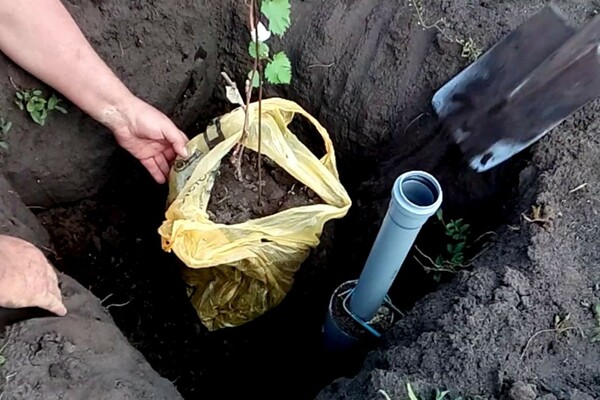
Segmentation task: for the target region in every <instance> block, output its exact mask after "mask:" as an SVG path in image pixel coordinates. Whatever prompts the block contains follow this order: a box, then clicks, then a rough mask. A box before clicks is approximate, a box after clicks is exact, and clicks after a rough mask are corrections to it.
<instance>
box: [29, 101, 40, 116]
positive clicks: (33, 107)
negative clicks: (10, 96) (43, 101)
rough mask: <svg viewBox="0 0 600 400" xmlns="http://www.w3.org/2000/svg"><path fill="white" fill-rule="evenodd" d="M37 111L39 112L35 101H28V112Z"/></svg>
mask: <svg viewBox="0 0 600 400" xmlns="http://www.w3.org/2000/svg"><path fill="white" fill-rule="evenodd" d="M36 110H38V108H37V104H36V102H35V101H34V100H33V99H32V100H30V101H28V102H27V111H29V112H30V113H31V112H34V111H36Z"/></svg>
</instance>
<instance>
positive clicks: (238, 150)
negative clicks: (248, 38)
mask: <svg viewBox="0 0 600 400" xmlns="http://www.w3.org/2000/svg"><path fill="white" fill-rule="evenodd" d="M249 7H250V16H249V19H248V21H249V25H250V32H255V36H256V37H252V40H255V39H256V42H258V29H256V26H257V23H256V22H255V20H254V9H255V7H256V1H255V0H250V4H249ZM258 64H259V63H258V54H257V55H256V57H255V58H254V66H253V67H252V73H251V74H250V78H249V79H250V83H249V84H248V85H246V110H245V114H244V128H243V130H242V137H241V138H240V142H239V143H238V144H237V146H236V147H235V149H234V150H233V155H232V157H231V159H232V162H234V163H235V164H236V171H235V172H236V175H237V178H238V180H240V181H241V180H242V156H243V153H244V141H245V140H246V138H247V137H248V120H249V113H250V100H251V99H252V82H254V76H255V75H256V73H257V70H258Z"/></svg>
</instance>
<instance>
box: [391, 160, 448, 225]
mask: <svg viewBox="0 0 600 400" xmlns="http://www.w3.org/2000/svg"><path fill="white" fill-rule="evenodd" d="M392 200H393V201H392V204H393V205H395V206H397V207H399V208H400V209H401V210H402V213H403V214H409V215H411V214H412V216H414V217H422V218H423V217H424V218H429V217H430V216H432V215H433V214H435V213H436V211H437V210H438V209H439V208H440V206H441V205H442V201H443V192H442V186H441V185H440V183H439V182H438V181H437V179H435V178H434V177H433V175H431V174H429V173H427V172H425V171H409V172H405V173H404V174H402V175H400V176H399V177H398V179H396V182H395V183H394V188H393V190H392Z"/></svg>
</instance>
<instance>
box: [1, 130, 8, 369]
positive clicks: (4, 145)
mask: <svg viewBox="0 0 600 400" xmlns="http://www.w3.org/2000/svg"><path fill="white" fill-rule="evenodd" d="M0 149H4V150H8V143H6V142H5V141H4V140H0ZM0 365H2V364H0Z"/></svg>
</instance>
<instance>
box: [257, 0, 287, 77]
mask: <svg viewBox="0 0 600 400" xmlns="http://www.w3.org/2000/svg"><path fill="white" fill-rule="evenodd" d="M263 4H264V3H263ZM265 78H266V79H267V81H269V82H270V83H272V84H275V85H277V84H289V83H290V82H291V81H292V63H291V62H290V59H289V58H288V56H287V55H286V54H285V53H284V52H279V53H277V54H275V55H274V56H273V60H271V62H270V63H268V64H267V67H266V68H265Z"/></svg>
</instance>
